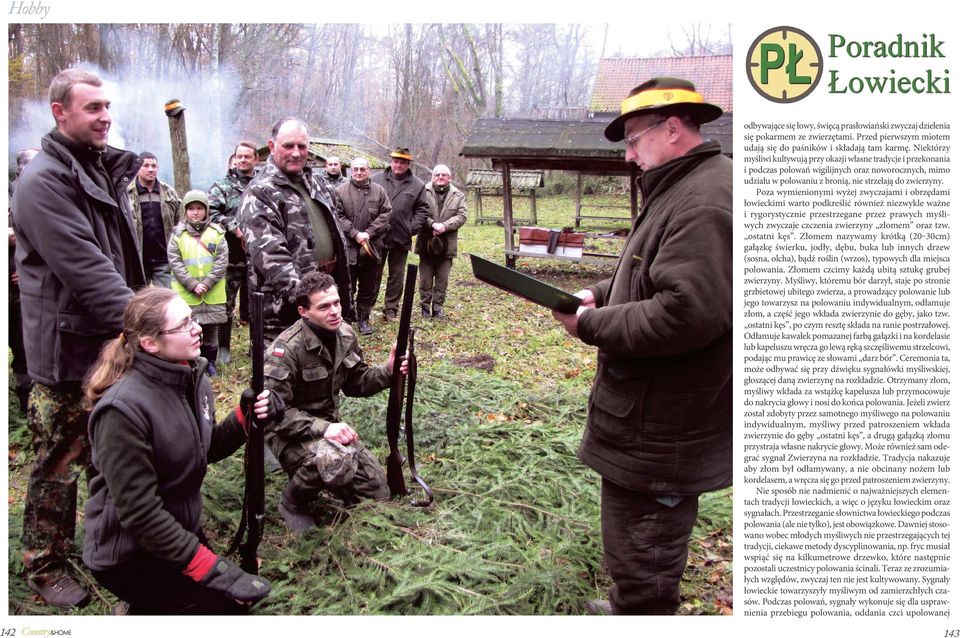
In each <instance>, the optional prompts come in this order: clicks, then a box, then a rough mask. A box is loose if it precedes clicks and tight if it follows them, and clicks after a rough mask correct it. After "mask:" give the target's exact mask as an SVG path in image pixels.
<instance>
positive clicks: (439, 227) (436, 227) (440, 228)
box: [432, 222, 447, 235]
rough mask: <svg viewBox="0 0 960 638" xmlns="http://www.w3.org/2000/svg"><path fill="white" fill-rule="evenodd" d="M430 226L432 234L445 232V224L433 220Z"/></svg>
mask: <svg viewBox="0 0 960 638" xmlns="http://www.w3.org/2000/svg"><path fill="white" fill-rule="evenodd" d="M432 228H433V234H434V235H442V234H444V233H445V232H447V225H446V224H442V223H440V222H434V223H433V226H432Z"/></svg>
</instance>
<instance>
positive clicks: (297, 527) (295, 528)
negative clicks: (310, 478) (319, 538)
mask: <svg viewBox="0 0 960 638" xmlns="http://www.w3.org/2000/svg"><path fill="white" fill-rule="evenodd" d="M280 515H281V516H283V522H284V523H285V524H286V526H287V529H288V530H290V531H291V532H302V531H304V530H307V529H310V528H311V527H316V525H317V522H316V521H315V520H314V519H313V516H312V515H311V514H310V509H309V508H308V507H307V506H306V505H304V504H303V503H301V502H299V501H298V499H297V498H296V496H294V494H293V485H291V484H290V483H287V486H286V487H284V488H283V494H281V495H280Z"/></svg>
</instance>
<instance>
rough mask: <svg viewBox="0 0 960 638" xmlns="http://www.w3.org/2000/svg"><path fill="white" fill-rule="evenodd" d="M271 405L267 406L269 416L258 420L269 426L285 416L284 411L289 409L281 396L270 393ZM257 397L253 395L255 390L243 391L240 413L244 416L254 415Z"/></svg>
mask: <svg viewBox="0 0 960 638" xmlns="http://www.w3.org/2000/svg"><path fill="white" fill-rule="evenodd" d="M268 398H269V400H270V403H269V404H268V405H267V409H268V412H267V416H266V417H264V418H262V419H257V421H259V422H260V423H262V424H264V425H267V424H269V423H273V422H274V421H276V420H277V419H279V418H280V417H282V416H283V412H284V410H286V409H287V405H286V404H285V403H284V402H283V398H281V397H280V395H279V394H277V393H276V392H274V391H273V390H271V391H270V394H269V395H268ZM256 399H257V395H255V394H254V393H253V388H246V389H244V391H243V394H241V395H240V411H241V412H243V414H245V415H246V414H252V413H253V404H254V403H256Z"/></svg>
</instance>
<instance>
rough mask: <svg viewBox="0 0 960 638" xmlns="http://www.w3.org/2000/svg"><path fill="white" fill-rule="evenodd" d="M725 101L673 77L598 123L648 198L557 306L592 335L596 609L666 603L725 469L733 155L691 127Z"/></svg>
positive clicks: (577, 330)
mask: <svg viewBox="0 0 960 638" xmlns="http://www.w3.org/2000/svg"><path fill="white" fill-rule="evenodd" d="M721 113H722V110H721V109H720V108H719V107H717V106H714V105H712V104H709V103H707V102H705V101H704V99H703V97H702V96H701V95H700V94H699V93H697V92H696V89H695V87H694V85H693V84H692V83H690V82H688V81H686V80H681V79H677V78H668V77H658V78H653V79H652V80H649V81H647V82H644V83H643V84H641V85H640V86H638V87H637V88H635V89H634V90H633V91H632V92H631V93H630V95H629V96H628V97H627V98H626V99H625V100H624V101H623V103H622V108H621V115H620V116H619V117H618V118H617V119H615V120H614V121H613V122H611V123H610V125H609V126H607V128H606V130H605V131H604V135H605V136H606V137H607V139H609V140H610V141H612V142H618V141H621V140H623V141H625V143H626V160H627V161H628V162H633V163H634V164H636V165H637V166H639V167H640V169H641V170H642V171H643V172H642V174H641V175H640V178H639V179H640V188H641V191H642V193H643V208H642V210H641V211H640V214H639V215H638V217H637V220H636V222H635V223H634V226H633V229H632V232H631V234H630V235H629V237H628V238H627V242H626V245H625V247H624V250H623V253H622V254H621V256H620V263H619V264H618V265H617V269H616V271H615V272H614V275H613V277H611V278H610V279H607V280H605V281H601V282H600V283H598V284H596V285H594V286H590V287H589V288H587V289H585V290H581V291H580V292H578V293H577V296H579V297H580V298H581V299H582V302H581V306H580V308H579V309H578V310H577V312H576V313H575V314H560V313H557V312H554V317H555V318H556V319H557V320H558V321H559V322H560V323H561V324H562V325H563V327H564V328H565V329H566V330H567V332H568V333H570V334H571V335H572V336H574V337H577V338H579V339H581V340H582V341H583V342H584V343H588V344H590V345H594V346H596V347H597V349H598V354H597V361H598V363H597V374H596V378H595V379H594V385H593V389H592V391H591V394H590V402H589V411H588V414H587V425H586V429H585V431H584V435H583V440H582V441H581V444H580V450H579V452H578V456H579V458H580V460H582V461H583V462H584V463H585V464H587V465H588V466H590V467H591V468H593V469H594V470H596V471H597V472H598V473H599V474H600V475H601V477H602V483H601V505H600V507H601V514H600V516H601V525H602V529H603V546H604V557H605V559H606V564H607V568H608V569H609V572H610V576H611V578H612V579H613V583H614V584H613V586H612V587H611V588H610V592H609V598H610V599H609V602H607V601H591V602H590V603H588V604H587V608H588V610H589V611H591V612H594V613H610V612H612V613H615V614H672V613H675V612H676V609H677V607H678V606H679V602H680V578H681V576H682V575H683V570H684V567H685V566H686V561H687V542H688V541H689V538H690V534H691V532H692V530H693V526H694V524H695V523H696V520H697V504H698V502H697V501H698V497H699V495H700V494H701V493H703V492H709V491H713V490H718V489H721V488H724V487H727V486H729V485H730V484H731V482H732V424H733V420H732V403H733V395H732V382H731V367H732V323H733V322H732V314H733V311H732V296H733V295H732V243H733V238H732V221H733V213H732V209H733V192H732V169H731V166H732V164H731V161H730V160H729V159H728V158H727V157H724V156H723V155H721V153H720V144H719V143H717V142H713V141H707V140H705V139H704V137H703V136H702V135H701V133H700V125H701V124H703V123H704V122H709V121H711V120H714V119H716V118H718V117H719V116H720V115H721Z"/></svg>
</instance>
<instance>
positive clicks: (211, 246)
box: [172, 226, 227, 306]
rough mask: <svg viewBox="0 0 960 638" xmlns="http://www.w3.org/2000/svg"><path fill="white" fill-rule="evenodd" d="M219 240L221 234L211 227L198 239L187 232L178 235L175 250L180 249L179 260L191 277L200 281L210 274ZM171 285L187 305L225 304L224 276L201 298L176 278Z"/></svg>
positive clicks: (225, 287) (221, 236)
mask: <svg viewBox="0 0 960 638" xmlns="http://www.w3.org/2000/svg"><path fill="white" fill-rule="evenodd" d="M221 239H223V233H222V232H218V231H217V230H216V229H215V228H213V227H212V226H207V228H206V229H205V230H204V231H203V233H202V234H201V235H200V237H197V236H196V235H191V234H190V233H189V232H188V231H184V232H182V233H180V235H179V236H178V237H177V248H179V249H180V258H181V259H182V260H183V265H184V267H185V268H186V269H187V272H188V273H190V276H191V277H195V278H196V279H200V280H202V279H203V278H204V277H206V276H207V275H209V274H210V271H211V270H213V263H214V262H215V261H216V251H217V245H218V244H219V243H220V240H221ZM172 283H173V289H174V290H175V291H176V292H177V293H178V294H179V295H180V296H181V297H183V300H184V301H186V302H187V305H190V306H197V305H200V304H201V303H205V304H208V305H212V304H221V303H222V304H225V303H227V278H226V276H224V277H221V278H220V281H218V282H217V283H215V284H213V288H211V289H210V290H208V291H207V292H206V294H204V295H203V296H202V297H201V296H199V295H196V294H194V292H193V291H192V290H187V289H186V288H184V286H183V284H181V283H180V282H179V281H177V278H176V277H174V278H173V282H172Z"/></svg>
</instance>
